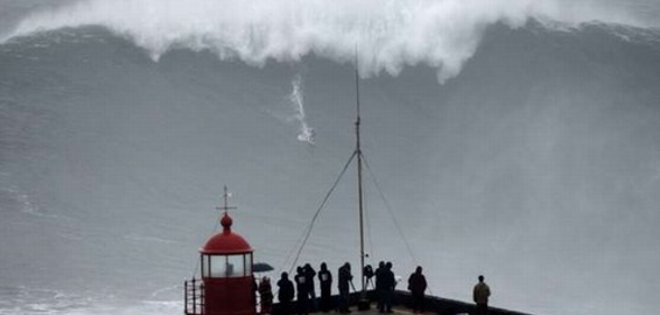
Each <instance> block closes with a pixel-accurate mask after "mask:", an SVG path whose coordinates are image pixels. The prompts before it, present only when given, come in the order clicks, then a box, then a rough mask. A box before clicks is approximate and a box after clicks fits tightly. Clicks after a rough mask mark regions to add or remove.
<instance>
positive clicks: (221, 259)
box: [210, 255, 227, 278]
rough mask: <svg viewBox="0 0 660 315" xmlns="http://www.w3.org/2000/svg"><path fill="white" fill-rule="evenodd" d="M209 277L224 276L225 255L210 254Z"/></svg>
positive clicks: (225, 266)
mask: <svg viewBox="0 0 660 315" xmlns="http://www.w3.org/2000/svg"><path fill="white" fill-rule="evenodd" d="M210 257H211V268H210V270H211V277H213V278H224V277H226V273H227V256H220V255H211V256H210Z"/></svg>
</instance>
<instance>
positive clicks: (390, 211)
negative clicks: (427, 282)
mask: <svg viewBox="0 0 660 315" xmlns="http://www.w3.org/2000/svg"><path fill="white" fill-rule="evenodd" d="M362 160H363V161H364V165H365V166H366V168H367V171H368V173H369V178H371V180H372V181H373V183H374V186H376V190H378V194H379V195H380V197H381V198H382V199H383V202H384V203H385V208H387V212H388V213H389V214H390V216H391V217H392V221H393V222H394V227H395V228H396V230H397V232H398V233H399V235H401V239H402V240H403V243H404V244H405V245H406V250H408V255H410V258H412V260H413V263H414V264H415V265H419V262H418V260H417V258H416V257H415V254H414V253H413V251H412V248H411V247H410V243H408V239H407V238H406V237H405V235H404V234H403V230H402V229H401V225H399V222H398V221H397V220H396V217H395V216H394V212H393V211H392V206H390V203H389V202H388V201H387V198H385V194H383V190H382V189H381V188H380V185H379V184H378V180H377V179H376V175H374V172H373V171H372V170H371V167H369V163H368V162H367V159H366V158H365V157H364V155H362ZM427 289H428V290H429V294H431V295H433V292H432V291H431V288H430V287H427Z"/></svg>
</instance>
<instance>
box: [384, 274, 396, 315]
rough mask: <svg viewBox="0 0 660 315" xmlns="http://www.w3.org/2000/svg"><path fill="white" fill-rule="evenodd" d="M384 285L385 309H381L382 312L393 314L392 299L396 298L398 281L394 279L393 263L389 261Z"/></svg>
mask: <svg viewBox="0 0 660 315" xmlns="http://www.w3.org/2000/svg"><path fill="white" fill-rule="evenodd" d="M382 284H383V294H384V296H385V298H384V299H383V308H382V309H381V312H385V313H392V299H393V298H394V287H395V286H396V280H395V279H394V272H392V263H391V262H389V261H388V262H387V263H386V264H385V271H383V278H382Z"/></svg>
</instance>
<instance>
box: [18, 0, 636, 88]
mask: <svg viewBox="0 0 660 315" xmlns="http://www.w3.org/2000/svg"><path fill="white" fill-rule="evenodd" d="M529 18H533V19H537V20H547V21H553V23H556V22H559V23H560V24H562V25H563V26H573V25H577V24H580V23H583V22H589V21H594V20H599V21H605V22H609V23H625V24H628V25H637V26H642V25H641V24H645V23H644V22H642V21H643V19H639V18H636V17H635V16H634V15H633V14H631V13H627V12H626V11H622V10H614V9H613V8H611V7H608V6H605V5H602V4H601V5H595V4H593V3H591V2H588V1H577V2H575V1H571V2H568V1H558V0H553V1H542V2H541V1H533V0H513V1H512V0H496V1H493V0H467V1H466V0H444V1H434V0H405V1H380V0H367V1H359V2H355V1H351V0H338V1H337V0H311V1H310V0H305V1H300V0H279V1H270V0H251V1H234V0H219V1H218V0H194V1H186V2H181V1H178V0H138V1H136V0H117V1H107V0H89V1H78V2H74V3H73V4H69V5H64V6H62V7H61V8H59V9H57V10H52V9H50V10H48V11H43V12H41V13H34V14H31V15H30V16H28V17H27V18H25V19H23V20H22V22H20V23H19V24H18V25H17V26H16V28H15V30H14V31H13V32H11V33H9V34H8V35H7V36H6V37H7V38H11V37H15V36H24V35H28V34H31V33H34V32H37V31H44V30H46V31H47V30H54V29H60V28H64V27H79V26H87V25H100V26H104V27H106V28H108V29H110V30H112V31H113V32H115V33H116V34H119V35H122V36H126V37H127V38H129V39H130V40H132V41H133V42H134V43H136V44H137V45H138V46H140V47H143V48H145V49H146V50H148V51H149V53H150V56H151V57H152V58H153V59H154V60H157V59H158V58H160V56H162V55H163V54H164V53H165V52H167V51H168V50H170V49H173V48H181V47H185V48H189V49H192V50H195V51H200V50H209V51H212V52H213V53H214V54H216V55H217V56H218V57H220V58H221V59H222V60H227V59H233V58H237V59H240V60H242V61H244V62H246V63H248V64H251V65H263V64H264V63H265V62H267V61H268V60H277V61H300V59H301V58H302V57H304V56H307V55H311V54H313V55H316V56H321V57H324V58H329V59H331V60H334V61H339V62H346V61H352V60H353V59H355V51H356V49H357V50H358V55H359V59H360V68H361V73H362V75H364V76H371V75H375V74H378V73H380V72H382V71H386V72H387V73H389V74H391V75H396V74H398V73H400V72H401V70H402V69H403V67H404V66H406V65H417V64H425V65H429V66H431V67H433V68H436V69H437V72H438V79H439V80H440V81H441V82H442V81H444V80H446V79H447V78H450V77H453V76H455V75H456V74H458V72H459V71H460V69H461V66H462V65H463V63H464V62H465V61H466V60H467V59H469V58H470V57H471V56H472V55H473V54H474V52H475V50H476V48H477V45H478V43H479V40H480V39H481V36H482V34H483V31H484V30H485V29H486V27H487V26H488V25H492V24H495V23H506V24H507V25H509V26H512V27H518V26H521V25H523V24H525V23H526V21H527V20H528V19H529ZM644 26H645V25H644ZM358 46H359V47H358Z"/></svg>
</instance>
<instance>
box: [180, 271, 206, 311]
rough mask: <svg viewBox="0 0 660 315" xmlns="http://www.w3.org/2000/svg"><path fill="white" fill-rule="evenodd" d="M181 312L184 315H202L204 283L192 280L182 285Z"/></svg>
mask: <svg viewBox="0 0 660 315" xmlns="http://www.w3.org/2000/svg"><path fill="white" fill-rule="evenodd" d="M183 301H184V302H183V312H184V314H186V315H204V283H203V282H202V281H201V280H200V279H195V278H192V279H191V280H187V281H184V283H183Z"/></svg>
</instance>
